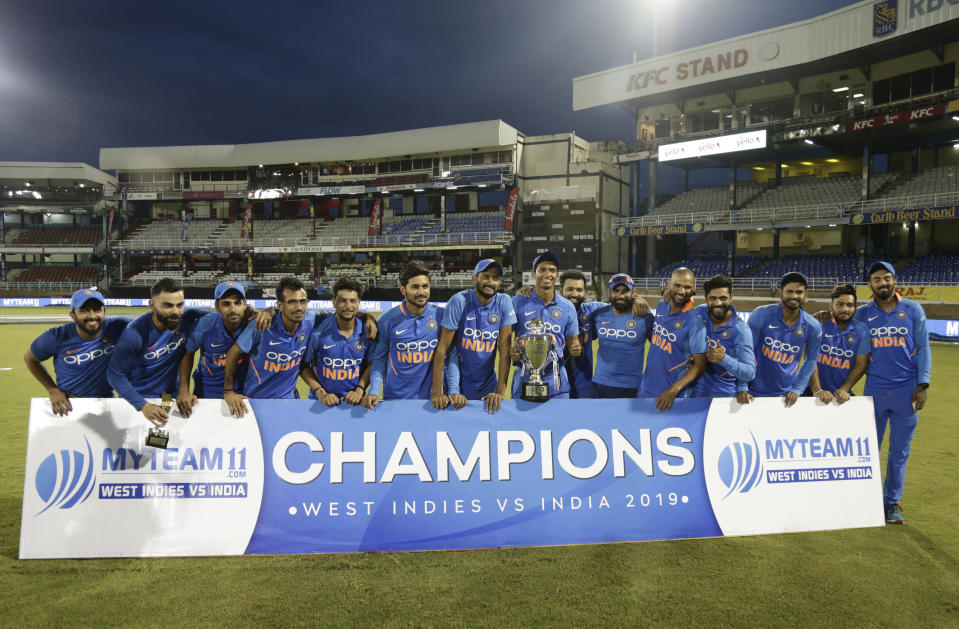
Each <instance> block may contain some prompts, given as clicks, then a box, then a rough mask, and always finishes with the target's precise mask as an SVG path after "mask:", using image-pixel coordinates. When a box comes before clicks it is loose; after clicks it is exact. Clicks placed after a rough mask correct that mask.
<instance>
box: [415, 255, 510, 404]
mask: <svg viewBox="0 0 959 629" xmlns="http://www.w3.org/2000/svg"><path fill="white" fill-rule="evenodd" d="M502 281H503V266H502V265H501V264H500V263H499V262H497V261H496V260H493V259H492V258H487V259H485V260H480V261H479V262H478V263H477V264H476V266H475V267H474V268H473V288H472V289H467V290H464V291H460V292H458V293H456V294H455V295H453V297H452V298H451V299H450V300H449V303H447V305H446V312H445V313H444V315H443V321H442V323H441V325H440V337H439V342H438V343H437V345H436V352H435V353H434V354H433V389H432V395H431V396H430V400H431V401H432V402H433V406H434V407H436V408H445V407H446V406H448V405H449V404H450V403H452V405H453V407H454V408H456V409H459V408H462V407H463V405H465V403H466V401H467V400H483V402H485V408H486V411H487V412H489V413H495V412H496V411H498V410H499V407H500V403H501V402H502V401H503V398H504V397H506V386H507V382H508V378H509V366H510V359H509V353H510V351H509V350H510V335H511V334H512V333H513V325H514V324H515V323H516V313H515V312H514V311H513V302H512V301H511V300H510V298H509V297H508V296H506V295H505V294H503V293H501V292H499V288H500V284H501V282H502ZM454 342H455V344H456V345H455V349H454V351H455V352H456V358H457V363H458V366H459V369H458V370H457V371H458V373H459V383H458V384H459V389H458V390H453V391H448V392H447V395H446V396H444V395H443V373H444V370H445V367H446V362H447V360H446V357H447V351H448V350H449V347H450V345H451V344H453V343H454ZM497 353H498V354H499V361H498V372H499V375H497V359H496V356H497Z"/></svg>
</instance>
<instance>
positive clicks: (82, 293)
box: [70, 288, 107, 308]
mask: <svg viewBox="0 0 959 629" xmlns="http://www.w3.org/2000/svg"><path fill="white" fill-rule="evenodd" d="M90 299H95V300H96V301H99V302H100V304H106V303H107V302H106V301H104V299H103V295H101V294H100V291H98V290H95V289H93V288H82V289H80V290H78V291H77V292H75V293H73V297H71V298H70V308H80V307H82V306H83V304H85V303H87V301H88V300H90Z"/></svg>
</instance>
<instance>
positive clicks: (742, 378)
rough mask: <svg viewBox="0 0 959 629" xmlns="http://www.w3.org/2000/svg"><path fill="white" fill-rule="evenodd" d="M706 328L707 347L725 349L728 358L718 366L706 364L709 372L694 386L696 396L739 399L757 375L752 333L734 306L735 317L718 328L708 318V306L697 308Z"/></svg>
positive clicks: (731, 309) (731, 308) (724, 358)
mask: <svg viewBox="0 0 959 629" xmlns="http://www.w3.org/2000/svg"><path fill="white" fill-rule="evenodd" d="M695 311H696V314H698V315H699V316H700V317H701V318H702V320H703V325H704V326H706V341H707V345H708V346H709V347H710V348H712V347H719V346H722V348H723V349H725V350H726V355H725V356H723V359H722V360H721V361H720V362H718V363H711V362H709V361H706V371H704V372H703V375H701V376H700V377H699V378H698V379H697V380H696V382H695V383H694V384H693V397H736V393H737V392H739V391H746V390H747V389H748V387H749V383H750V382H751V381H752V379H753V378H754V377H755V376H756V355H755V354H754V353H753V333H752V332H750V330H749V326H748V325H746V322H745V321H743V320H742V319H740V318H739V316H738V315H737V314H736V309H735V308H733V307H732V306H730V307H729V311H730V312H732V313H733V316H732V318H731V319H730V320H729V321H727V322H726V323H725V324H723V325H715V324H714V323H713V320H712V319H711V318H710V316H709V306H707V305H705V304H703V305H702V306H699V307H697V308H696V309H695Z"/></svg>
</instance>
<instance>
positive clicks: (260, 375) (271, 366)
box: [234, 313, 314, 400]
mask: <svg viewBox="0 0 959 629" xmlns="http://www.w3.org/2000/svg"><path fill="white" fill-rule="evenodd" d="M313 323H314V322H313V320H312V319H311V318H310V315H309V313H307V315H306V316H305V317H303V320H302V321H301V322H300V324H299V325H298V326H297V327H296V329H295V330H294V331H293V332H292V333H290V332H289V331H287V329H286V326H285V325H284V324H283V317H282V315H280V314H279V313H277V315H276V318H275V319H274V320H273V325H271V326H270V327H269V329H267V330H264V331H263V332H260V331H258V330H257V329H256V328H255V327H254V326H252V325H248V326H247V327H246V329H245V330H243V333H242V334H240V337H239V338H238V339H237V340H236V344H237V345H238V346H239V347H240V349H241V350H243V352H244V353H245V354H249V370H248V371H247V372H246V379H245V380H244V381H243V395H245V396H247V397H249V398H252V399H256V400H277V399H293V398H296V397H298V395H297V392H296V379H297V378H299V377H300V364H301V363H302V362H303V355H304V354H306V346H307V344H309V342H310V334H311V333H312V332H313ZM235 380H236V378H234V381H235Z"/></svg>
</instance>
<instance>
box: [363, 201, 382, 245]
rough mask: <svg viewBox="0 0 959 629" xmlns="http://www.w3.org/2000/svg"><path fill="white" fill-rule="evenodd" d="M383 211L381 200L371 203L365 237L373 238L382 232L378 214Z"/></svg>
mask: <svg viewBox="0 0 959 629" xmlns="http://www.w3.org/2000/svg"><path fill="white" fill-rule="evenodd" d="M382 211H383V199H377V200H376V201H374V202H373V209H372V210H370V229H369V233H368V234H367V235H369V236H375V235H376V234H377V233H379V232H380V231H382V220H381V219H380V214H381V213H382Z"/></svg>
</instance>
